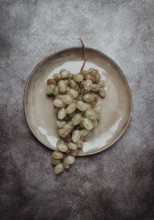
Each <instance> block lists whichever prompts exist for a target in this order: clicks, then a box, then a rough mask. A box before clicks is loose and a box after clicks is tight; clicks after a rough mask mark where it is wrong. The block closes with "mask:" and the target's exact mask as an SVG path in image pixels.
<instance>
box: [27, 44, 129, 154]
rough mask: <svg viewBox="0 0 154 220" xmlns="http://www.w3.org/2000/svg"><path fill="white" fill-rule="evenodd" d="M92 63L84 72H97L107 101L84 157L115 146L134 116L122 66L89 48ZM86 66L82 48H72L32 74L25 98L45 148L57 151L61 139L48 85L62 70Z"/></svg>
mask: <svg viewBox="0 0 154 220" xmlns="http://www.w3.org/2000/svg"><path fill="white" fill-rule="evenodd" d="M86 55H87V58H88V62H86V65H85V67H84V69H89V68H96V69H98V70H99V71H100V73H101V77H102V79H104V80H105V81H106V97H105V98H104V99H100V100H99V104H100V105H101V106H102V111H101V115H100V120H99V123H98V126H97V127H96V128H95V129H94V130H93V131H92V132H91V133H90V136H89V137H88V138H87V140H86V142H85V144H84V147H83V149H82V151H81V152H80V156H84V155H89V154H95V153H98V152H100V151H102V150H104V149H106V148H108V147H110V146H111V145H112V144H113V143H115V142H116V141H117V140H118V139H119V138H120V137H121V135H122V134H123V133H124V131H125V130H126V128H127V126H128V124H129V121H130V118H131V114H132V96H131V92H130V89H129V86H128V83H127V80H126V78H125V76H124V74H123V72H122V71H121V69H120V68H119V67H118V65H117V64H116V63H115V62H114V61H113V60H112V59H111V58H109V57H108V56H106V55H105V54H103V53H102V52H100V51H98V50H95V49H92V48H86ZM82 64H83V54H82V49H81V48H69V49H66V50H63V51H60V52H58V53H55V54H53V55H50V56H48V57H47V58H45V59H44V60H43V61H41V62H40V63H39V64H38V65H37V66H36V67H35V69H34V70H33V71H32V73H31V74H30V76H29V78H28V81H27V84H26V88H25V94H24V108H25V114H26V119H27V122H28V125H29V127H30V129H31V131H32V133H33V134H34V136H35V137H36V138H37V139H38V140H39V141H40V142H41V143H42V144H44V145H45V146H47V147H49V148H51V149H55V148H56V142H57V139H58V135H57V127H56V116H55V113H54V109H53V104H52V99H51V98H49V97H48V96H46V82H47V79H48V78H51V77H52V75H53V74H54V73H57V72H59V71H60V69H67V70H69V71H71V72H72V73H78V72H79V71H80V68H81V66H82Z"/></svg>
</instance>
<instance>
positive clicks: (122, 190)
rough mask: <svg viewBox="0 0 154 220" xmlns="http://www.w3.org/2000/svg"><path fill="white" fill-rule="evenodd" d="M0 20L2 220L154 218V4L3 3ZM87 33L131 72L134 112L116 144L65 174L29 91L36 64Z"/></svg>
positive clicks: (133, 0)
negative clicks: (36, 128)
mask: <svg viewBox="0 0 154 220" xmlns="http://www.w3.org/2000/svg"><path fill="white" fill-rule="evenodd" d="M0 24H1V27H0V68H1V71H0V136H1V143H0V219H1V220H7V219H8V220H12V219H13V220H16V219H19V220H23V219H36V220H37V219H40V220H42V219H43V220H50V219H52V220H82V219H83V220H101V219H102V220H116V219H117V220H123V219H128V220H132V219H133V220H142V219H144V220H152V219H154V210H153V209H152V203H153V204H154V188H153V183H154V150H153V148H154V86H153V84H154V1H153V0H128V1H127V0H89V1H88V0H85V1H82V0H78V1H77V0H67V1H66V0H61V1H59V0H58V1H50V0H44V1H43V0H42V1H41V0H38V1H37V0H32V1H30V0H0ZM79 36H82V38H83V40H84V42H85V44H86V45H87V46H89V47H94V48H96V49H99V50H100V51H103V52H104V53H106V54H107V55H109V56H110V57H111V58H113V59H114V60H115V61H116V62H117V63H118V64H119V66H120V67H121V68H122V70H123V71H124V73H125V75H126V77H127V79H128V82H129V85H130V88H131V91H132V95H133V103H134V112H133V118H132V121H131V124H130V126H129V128H128V130H127V131H126V133H125V134H124V136H123V137H122V138H121V139H120V140H119V141H118V142H117V143H116V144H114V146H113V147H111V148H110V149H108V150H106V151H104V152H102V153H99V154H97V155H94V156H89V157H84V158H79V159H78V160H77V161H76V163H75V164H74V166H73V167H72V168H71V170H70V172H65V173H64V174H62V175H61V176H58V177H57V176H55V175H53V172H52V167H51V163H50V155H51V151H50V150H48V149H47V148H45V147H44V146H43V145H42V144H40V143H39V142H38V141H37V140H36V139H35V138H34V137H33V135H32V134H31V132H30V131H29V129H28V127H27V124H26V120H25V117H24V111H23V93H24V87H25V83H26V80H27V78H28V75H29V73H30V72H31V70H32V69H33V68H34V66H35V65H36V64H37V63H38V62H39V61H40V60H41V59H43V58H44V57H46V56H47V55H49V54H51V53H53V52H56V51H58V50H61V49H64V48H66V47H71V46H79V45H80V42H79V40H78V37H79Z"/></svg>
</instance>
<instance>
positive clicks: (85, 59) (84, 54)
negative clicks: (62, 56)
mask: <svg viewBox="0 0 154 220" xmlns="http://www.w3.org/2000/svg"><path fill="white" fill-rule="evenodd" d="M79 40H80V42H81V44H82V51H83V56H84V62H83V64H82V67H81V69H80V72H81V71H82V70H83V68H84V66H85V63H86V61H87V57H86V50H85V46H84V43H83V41H82V39H81V37H80V38H79Z"/></svg>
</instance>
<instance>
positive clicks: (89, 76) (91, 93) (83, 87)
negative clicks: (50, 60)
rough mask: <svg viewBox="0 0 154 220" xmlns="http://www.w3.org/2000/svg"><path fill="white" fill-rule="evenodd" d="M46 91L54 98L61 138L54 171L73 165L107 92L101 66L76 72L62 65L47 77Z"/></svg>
mask: <svg viewBox="0 0 154 220" xmlns="http://www.w3.org/2000/svg"><path fill="white" fill-rule="evenodd" d="M46 93H47V95H48V96H51V97H52V98H53V105H54V109H55V113H56V115H57V121H56V124H57V128H58V135H59V140H58V141H57V145H56V150H55V151H54V152H53V153H52V156H51V159H52V164H53V165H54V173H55V174H60V173H61V172H63V171H64V170H65V169H69V168H70V166H71V165H72V164H73V163H74V162H75V157H76V156H77V155H78V154H79V151H80V150H81V148H82V147H83V145H84V141H85V140H86V136H87V135H88V134H89V132H91V131H92V130H93V129H94V128H95V127H96V126H97V124H98V119H99V112H100V107H101V106H99V105H96V104H97V102H98V99H99V97H101V98H104V97H105V95H106V90H105V82H104V80H101V75H100V73H99V71H98V70H96V69H93V68H90V69H89V70H88V71H87V70H81V71H80V73H77V74H73V73H71V72H69V71H68V70H65V69H62V70H60V72H59V73H58V74H54V75H53V78H52V79H48V80H47V88H46Z"/></svg>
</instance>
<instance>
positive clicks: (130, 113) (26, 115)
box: [23, 47, 133, 157]
mask: <svg viewBox="0 0 154 220" xmlns="http://www.w3.org/2000/svg"><path fill="white" fill-rule="evenodd" d="M76 49H81V51H82V48H81V47H68V48H65V49H63V50H59V51H57V52H55V53H53V54H50V55H48V56H46V57H45V58H44V59H43V60H41V61H40V62H39V63H38V64H37V65H36V66H35V67H34V68H33V70H32V71H31V72H30V74H29V75H28V78H27V80H26V85H25V88H24V98H23V107H24V114H25V118H26V122H27V125H28V128H29V129H30V131H31V132H32V134H33V136H34V137H35V138H36V139H37V141H39V142H40V143H41V144H43V146H45V147H47V148H48V149H50V150H54V149H52V148H50V147H48V146H47V145H45V144H44V143H43V142H42V140H41V139H40V138H39V137H37V136H36V135H35V132H34V130H33V128H32V127H31V125H30V121H29V119H28V113H27V108H26V94H27V89H28V85H29V81H30V80H31V78H32V76H33V74H34V72H35V70H36V69H37V68H38V66H40V65H41V64H42V63H43V62H44V61H45V60H47V59H48V58H49V57H50V58H51V57H54V56H56V55H57V54H59V53H63V52H65V51H69V50H76ZM86 49H89V50H92V51H94V52H96V53H99V54H101V55H103V56H104V57H106V58H107V59H108V60H109V61H110V62H111V63H113V64H114V65H115V66H116V68H117V69H118V70H119V72H120V73H121V76H122V78H123V79H124V82H125V84H126V87H127V90H128V93H129V100H130V111H129V116H128V120H127V123H126V124H125V126H124V128H123V130H122V131H121V132H120V134H119V135H118V136H117V138H115V139H114V140H113V141H112V142H111V143H109V144H107V145H106V146H105V147H104V148H103V149H102V148H100V149H99V150H97V151H95V152H89V153H85V154H79V155H78V156H80V157H83V156H89V155H93V154H98V153H100V152H102V151H104V150H106V149H107V148H109V147H111V146H113V145H114V144H115V143H116V142H117V141H118V140H119V139H120V138H121V137H122V136H123V134H124V133H125V131H126V129H127V128H128V126H129V124H130V121H131V118H132V113H133V99H132V93H131V90H130V87H129V84H128V81H127V79H126V76H125V74H124V73H123V71H122V70H121V68H120V67H119V65H118V64H117V63H116V62H115V61H114V60H113V59H112V58H110V57H109V56H108V55H106V54H105V53H103V52H101V51H100V50H98V49H94V48H92V47H86Z"/></svg>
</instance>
